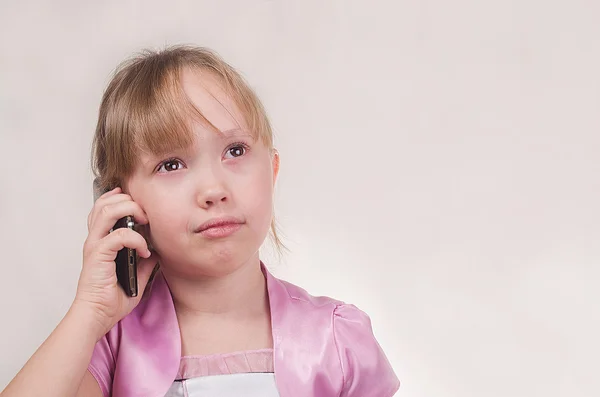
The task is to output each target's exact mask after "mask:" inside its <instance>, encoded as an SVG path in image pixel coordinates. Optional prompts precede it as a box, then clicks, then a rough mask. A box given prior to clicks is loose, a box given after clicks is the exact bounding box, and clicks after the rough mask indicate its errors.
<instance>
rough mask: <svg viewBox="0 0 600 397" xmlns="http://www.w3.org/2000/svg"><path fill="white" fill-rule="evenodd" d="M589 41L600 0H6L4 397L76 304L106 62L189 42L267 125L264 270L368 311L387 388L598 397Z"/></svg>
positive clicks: (597, 49) (2, 6) (594, 43)
mask: <svg viewBox="0 0 600 397" xmlns="http://www.w3.org/2000/svg"><path fill="white" fill-rule="evenodd" d="M599 39H600V2H598V1H596V0H588V1H584V0H570V1H549V0H488V1H481V0H479V1H476V0H455V1H443V0H419V1H417V0H410V1H408V0H407V1H392V0H388V1H341V0H338V1H333V0H320V1H317V0H303V1H300V0H297V1H291V0H287V1H283V0H271V1H266V0H262V1H258V0H239V1H198V0H195V1H175V0H171V1H169V2H167V1H162V2H161V1H101V2H98V1H66V0H63V1H52V2H43V1H16V0H10V1H6V0H3V1H2V3H0V159H1V160H2V162H1V164H2V167H1V171H0V189H1V190H0V222H1V226H2V227H1V230H0V254H1V258H2V265H1V270H2V273H1V276H0V280H1V282H2V288H0V305H1V306H0V315H1V317H0V318H1V320H0V321H1V327H0V388H2V387H4V385H6V384H7V383H8V382H9V380H10V379H11V378H12V377H13V376H14V375H15V373H16V372H17V371H18V370H19V368H20V367H21V366H22V365H23V364H24V362H25V361H26V360H27V358H28V357H30V355H31V354H32V353H33V352H34V351H35V349H36V348H37V346H38V345H39V344H40V343H41V342H42V341H43V340H44V339H45V338H46V337H47V336H48V334H49V333H50V332H51V331H52V329H53V328H54V326H55V325H56V324H57V323H58V322H59V321H60V319H61V318H62V316H63V314H64V313H65V311H66V310H67V309H68V307H69V304H70V303H71V300H72V298H73V296H74V292H75V287H76V282H77V278H78V275H79V270H80V267H81V257H82V254H81V247H82V243H83V241H84V239H85V237H86V231H87V229H86V217H87V214H88V212H89V210H90V208H91V205H92V193H91V172H90V166H89V155H90V144H91V139H92V135H93V130H94V127H95V122H96V117H97V109H98V105H99V102H100V97H101V94H102V91H103V89H104V87H105V85H106V84H107V82H108V79H109V76H110V74H111V72H112V70H113V69H114V67H115V66H116V65H117V64H118V63H119V62H120V61H122V60H123V59H124V58H126V57H128V56H130V55H131V54H132V53H134V52H135V51H138V50H140V49H142V48H145V47H151V48H161V47H163V46H164V45H167V44H178V43H193V44H198V45H204V46H208V47H211V48H213V49H215V50H217V51H218V52H219V53H220V54H221V55H223V56H224V57H225V59H227V60H228V61H229V62H230V63H232V64H233V65H234V66H236V67H237V68H238V69H239V70H241V71H242V72H243V74H244V75H245V76H246V78H247V79H248V80H249V81H250V83H251V85H252V86H253V87H254V88H255V89H256V90H257V92H258V94H259V95H260V97H261V98H262V100H263V101H264V103H265V105H266V107H267V109H268V111H269V113H270V116H271V118H272V121H273V124H274V126H275V129H276V134H277V137H276V146H277V147H278V148H279V150H280V152H281V156H282V169H281V174H280V179H279V185H278V189H277V207H276V210H277V216H278V218H279V221H280V223H281V225H282V228H283V231H284V233H285V242H286V243H287V244H288V246H289V247H290V248H291V253H289V254H287V255H286V256H285V257H284V258H283V260H282V261H281V263H280V264H276V263H272V261H269V262H270V263H272V264H273V265H274V266H272V269H273V271H274V273H275V274H276V275H278V276H279V277H282V278H284V279H288V280H290V281H292V282H294V283H297V284H300V285H301V286H303V287H305V288H306V289H308V290H309V291H310V292H312V293H313V294H324V295H329V296H333V297H335V298H338V299H342V300H345V301H348V302H351V303H354V304H356V305H357V306H359V307H360V308H361V309H363V310H365V311H366V312H367V313H369V315H370V316H371V318H372V321H373V327H374V330H375V334H376V336H377V337H378V339H379V341H380V342H381V345H382V346H383V348H384V350H385V351H386V353H387V355H388V357H389V359H390V362H391V363H392V365H393V367H394V369H395V370H396V372H397V374H398V376H399V378H400V380H401V382H402V386H401V389H400V392H399V393H398V395H400V396H405V397H429V396H461V397H464V396H473V397H475V396H477V397H479V396H490V397H492V396H545V397H546V396H598V395H600V376H599V375H598V368H599V367H598V357H599V356H600V343H599V342H598V335H600V316H599V313H598V303H599V301H600V299H599V298H600V292H599V288H598V284H599V281H600V268H599V266H598V263H599V261H600V244H599V242H600V226H599V224H600V209H599V208H598V204H599V199H600V179H599V171H600V160H599V158H598V152H599V149H600V135H599V127H600V116H599V109H600V107H599V106H600V77H599V76H600V45H599V43H600V41H599ZM267 256H268V255H267Z"/></svg>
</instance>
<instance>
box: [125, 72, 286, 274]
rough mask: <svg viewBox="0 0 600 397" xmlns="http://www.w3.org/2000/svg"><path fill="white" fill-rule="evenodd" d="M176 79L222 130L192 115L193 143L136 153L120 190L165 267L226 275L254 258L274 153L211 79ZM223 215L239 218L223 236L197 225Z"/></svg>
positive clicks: (275, 164)
mask: <svg viewBox="0 0 600 397" xmlns="http://www.w3.org/2000/svg"><path fill="white" fill-rule="evenodd" d="M182 84H183V88H184V90H185V92H186V94H187V95H188V96H189V98H190V99H191V100H192V102H193V103H194V105H195V106H196V107H197V108H198V109H199V110H200V111H201V112H202V114H203V115H204V117H206V119H207V120H208V121H210V122H211V123H212V124H213V125H214V126H215V127H217V128H218V129H219V130H220V131H223V133H216V132H214V131H212V130H210V129H209V128H207V127H206V126H204V125H202V124H200V123H195V124H194V132H195V134H196V140H195V145H194V147H193V148H191V149H189V150H187V151H177V152H173V153H169V154H167V155H165V156H163V157H160V158H155V157H153V156H152V155H150V154H148V153H141V156H140V162H139V164H138V166H137V167H136V169H135V171H134V173H133V175H132V176H131V178H130V179H129V180H128V181H127V184H126V190H127V192H128V193H129V194H130V195H131V196H132V198H133V200H134V201H135V202H137V203H138V204H139V205H140V206H141V207H142V209H143V210H144V211H145V212H146V215H147V216H148V219H149V229H148V231H149V238H150V240H151V243H152V245H153V247H154V249H155V251H156V252H157V253H158V254H159V260H160V263H161V266H162V267H163V268H165V271H168V272H175V273H178V274H180V275H183V276H185V275H207V276H219V275H224V274H227V273H230V272H231V271H233V270H235V269H236V268H237V267H239V266H241V265H243V264H244V263H246V262H247V261H248V260H252V259H257V258H258V249H259V248H260V245H261V244H262V243H263V241H264V239H265V237H266V235H267V233H268V231H269V226H270V223H271V217H272V198H273V186H274V183H275V179H276V177H277V172H278V168H279V157H278V155H277V153H276V152H275V151H272V150H271V149H269V148H267V147H266V146H265V145H264V144H263V143H262V142H261V141H260V139H257V140H256V141H254V139H253V138H252V136H250V135H249V134H248V132H247V131H245V130H244V128H245V121H244V117H243V115H242V114H241V112H240V110H239V109H238V107H237V106H236V105H235V103H234V101H233V100H232V99H231V98H229V97H227V95H226V94H225V93H224V92H223V90H222V89H221V88H220V87H219V84H218V82H217V80H216V79H214V78H213V77H211V76H210V75H207V74H206V73H204V74H202V75H201V77H200V76H199V75H198V72H194V71H191V70H188V71H186V72H184V73H183V76H182ZM240 125H241V128H240ZM169 158H172V159H173V160H171V161H167V162H166V163H165V160H168V159H169ZM221 217H235V218H237V219H238V220H239V221H240V222H242V223H241V225H240V226H239V229H237V230H236V231H234V232H233V233H232V234H230V235H227V236H225V237H214V236H210V235H206V234H205V233H200V232H198V228H199V227H200V226H201V225H202V224H203V223H205V222H207V221H209V220H212V219H215V218H221Z"/></svg>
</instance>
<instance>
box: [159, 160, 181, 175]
mask: <svg viewBox="0 0 600 397" xmlns="http://www.w3.org/2000/svg"><path fill="white" fill-rule="evenodd" d="M180 165H181V167H179V166H180ZM163 168H164V169H165V172H172V171H177V170H180V169H181V168H183V163H182V162H181V161H179V160H177V159H168V160H165V161H163V162H162V163H161V164H160V166H159V167H158V169H157V170H156V172H161V170H162V169H163Z"/></svg>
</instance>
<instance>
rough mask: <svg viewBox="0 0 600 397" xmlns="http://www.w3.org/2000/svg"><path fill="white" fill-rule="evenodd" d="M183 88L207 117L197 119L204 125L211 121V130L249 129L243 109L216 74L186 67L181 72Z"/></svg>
mask: <svg viewBox="0 0 600 397" xmlns="http://www.w3.org/2000/svg"><path fill="white" fill-rule="evenodd" d="M181 87H182V89H183V93H184V94H185V96H186V97H187V99H188V100H189V101H190V103H191V105H192V106H193V107H194V108H195V109H196V110H197V111H198V112H199V113H200V114H202V119H204V120H194V121H200V124H201V125H202V127H207V126H206V125H205V124H207V123H209V124H210V127H211V129H216V130H217V131H221V132H224V131H232V130H235V129H242V130H246V129H247V128H248V126H247V125H246V124H247V123H246V121H245V117H244V115H243V113H242V111H241V110H240V109H239V107H238V106H237V104H236V102H235V100H234V99H233V97H232V95H229V94H228V93H227V91H226V89H225V87H224V84H223V82H222V81H221V80H220V79H219V78H218V77H216V76H215V74H214V73H211V72H210V71H207V70H199V69H191V68H185V69H183V70H182V72H181ZM194 124H196V123H194ZM194 130H196V128H194Z"/></svg>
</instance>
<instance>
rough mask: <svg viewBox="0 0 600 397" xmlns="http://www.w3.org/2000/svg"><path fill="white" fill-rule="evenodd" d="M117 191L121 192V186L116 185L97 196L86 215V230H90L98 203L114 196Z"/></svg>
mask: <svg viewBox="0 0 600 397" xmlns="http://www.w3.org/2000/svg"><path fill="white" fill-rule="evenodd" d="M119 193H121V188H120V187H118V186H117V187H116V188H114V189H112V190H109V191H107V192H105V193H104V194H102V195H101V196H100V197H98V198H97V199H96V201H95V202H94V206H93V207H92V210H91V211H90V213H89V214H88V217H87V227H88V232H89V231H90V228H91V226H92V223H93V222H94V218H95V215H96V209H97V208H98V206H99V205H98V204H100V203H103V202H104V201H105V200H106V199H108V198H110V197H114V196H115V195H118V194H119Z"/></svg>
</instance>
